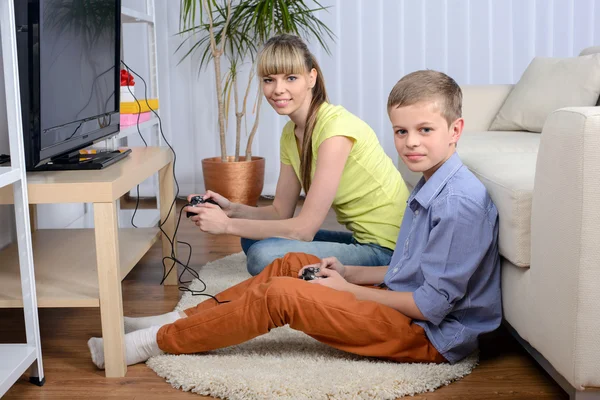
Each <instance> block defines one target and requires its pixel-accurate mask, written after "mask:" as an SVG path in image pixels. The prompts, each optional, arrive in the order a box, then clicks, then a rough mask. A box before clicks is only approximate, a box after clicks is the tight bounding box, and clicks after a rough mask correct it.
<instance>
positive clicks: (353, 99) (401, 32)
mask: <svg viewBox="0 0 600 400" xmlns="http://www.w3.org/2000/svg"><path fill="white" fill-rule="evenodd" d="M321 3H322V4H323V5H325V6H331V8H330V9H329V10H328V11H320V12H319V18H320V19H321V20H322V21H323V22H325V23H326V24H327V25H328V26H329V27H330V28H331V29H332V30H333V31H334V33H335V34H336V36H337V42H336V43H335V44H334V45H332V54H331V56H328V55H327V54H326V53H325V52H324V51H322V50H321V49H320V48H319V47H318V46H314V45H311V48H312V49H313V50H314V52H315V55H316V56H317V58H318V60H319V62H320V64H321V66H322V69H323V74H324V76H325V79H326V83H327V88H328V92H329V96H330V99H331V101H332V102H333V103H338V104H342V105H343V106H344V107H346V108H347V109H348V110H350V111H351V112H353V113H355V114H357V115H358V116H360V117H361V118H363V119H364V120H365V121H366V122H368V123H369V124H370V125H371V127H372V128H373V129H374V130H375V132H377V135H378V137H379V140H380V142H381V143H382V145H383V146H384V148H385V150H386V152H387V153H388V154H389V155H390V156H392V158H393V159H394V160H395V159H396V156H395V151H394V147H393V141H392V135H391V128H390V126H389V122H388V120H387V115H386V111H385V103H386V100H387V95H388V93H389V91H390V89H391V88H392V86H393V85H394V83H395V82H396V81H397V80H398V79H400V78H401V77H402V76H403V75H405V74H407V73H409V72H412V71H415V70H418V69H424V68H429V69H437V70H441V71H444V72H446V73H448V74H450V75H451V76H453V77H454V78H455V79H456V80H457V82H458V83H459V84H490V83H514V82H516V81H517V80H518V79H519V77H520V76H521V74H522V72H523V71H524V70H525V68H526V67H527V65H528V64H529V62H530V61H531V59H532V58H533V57H534V56H553V57H568V56H573V55H577V54H578V53H579V51H580V50H581V49H583V48H585V47H587V46H590V45H593V44H600V0H423V1H415V0H374V1H366V0H323V1H321ZM177 13H178V10H177V9H176V7H174V8H173V9H170V10H169V21H170V25H169V29H170V33H174V32H175V31H176V28H177V25H176V23H177V19H176V18H174V14H177ZM595 26H596V27H595ZM189 64H190V63H189V62H188V63H184V64H182V65H180V66H178V67H176V68H174V69H173V71H176V73H177V74H179V75H184V74H185V73H188V75H187V82H188V83H189V86H185V87H184V88H183V90H182V91H179V92H178V93H177V94H176V95H175V96H174V97H177V98H181V99H186V100H184V101H183V103H185V104H183V107H182V109H185V112H186V113H188V115H189V117H188V118H191V119H192V121H191V122H190V121H185V122H182V123H183V125H182V127H185V128H183V129H177V127H178V125H177V124H179V122H180V121H179V118H176V119H174V123H173V127H174V128H175V129H176V133H175V140H176V143H177V151H178V154H180V155H181V158H182V159H184V160H185V164H186V166H185V168H184V169H180V171H179V174H180V176H181V179H180V180H181V181H182V182H183V184H184V186H185V187H191V189H190V190H195V191H202V190H203V183H202V175H201V168H200V163H199V160H200V159H202V158H204V157H210V156H216V155H218V149H219V147H218V146H219V144H218V140H217V133H216V132H217V122H216V118H215V116H216V105H215V101H214V91H215V88H214V80H213V71H212V66H211V68H210V69H208V70H207V71H203V72H202V74H201V75H200V76H198V72H197V69H196V68H194V67H191V66H190V65H189ZM177 79H178V80H179V79H182V77H181V76H178V78H177ZM183 79H185V76H184V77H183ZM190 96H191V98H192V100H191V102H188V101H187V99H189V98H190ZM264 105H265V104H263V106H264ZM186 107H187V108H186ZM250 122H251V120H249V125H250ZM285 122H286V119H285V118H282V117H279V116H277V115H276V114H275V112H274V111H273V110H271V109H270V107H269V106H268V105H266V107H263V112H262V114H261V124H260V129H259V133H258V135H257V139H256V140H255V143H254V154H255V155H261V156H264V157H266V159H267V174H266V177H265V193H271V194H273V193H274V188H275V184H276V179H277V176H278V168H279V164H278V152H279V136H280V132H281V128H282V127H283V124H284V123H285ZM190 123H191V126H192V128H193V129H190ZM230 126H234V125H233V123H230ZM231 131H232V132H233V129H231ZM231 134H233V133H231ZM228 147H229V151H230V152H232V151H233V143H232V140H231V139H230V140H229V143H228Z"/></svg>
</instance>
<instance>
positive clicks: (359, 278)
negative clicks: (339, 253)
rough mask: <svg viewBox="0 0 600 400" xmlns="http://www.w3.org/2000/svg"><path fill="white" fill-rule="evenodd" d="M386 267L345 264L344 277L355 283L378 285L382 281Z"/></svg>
mask: <svg viewBox="0 0 600 400" xmlns="http://www.w3.org/2000/svg"><path fill="white" fill-rule="evenodd" d="M387 270H388V267H359V266H350V265H346V266H345V272H344V279H346V280H347V281H348V282H350V283H354V284H355V285H378V284H380V283H381V282H383V278H385V274H386V272H387Z"/></svg>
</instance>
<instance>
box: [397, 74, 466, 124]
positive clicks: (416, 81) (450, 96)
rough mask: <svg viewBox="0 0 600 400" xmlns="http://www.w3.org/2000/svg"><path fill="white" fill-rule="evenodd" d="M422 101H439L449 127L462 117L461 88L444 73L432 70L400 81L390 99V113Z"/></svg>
mask: <svg viewBox="0 0 600 400" xmlns="http://www.w3.org/2000/svg"><path fill="white" fill-rule="evenodd" d="M422 101H431V102H438V101H439V102H440V104H439V107H440V112H441V114H442V116H443V117H444V118H445V119H446V121H447V122H448V126H450V124H452V123H453V122H454V121H456V120H457V119H458V118H460V117H461V116H462V90H461V89H460V86H458V84H457V83H456V81H455V80H454V79H452V78H451V77H449V76H448V75H446V74H444V73H443V72H438V71H432V70H422V71H415V72H412V73H410V74H408V75H406V76H404V77H403V78H402V79H400V80H399V81H398V83H396V85H394V87H393V88H392V91H391V92H390V95H389V97H388V103H387V108H388V112H389V111H390V109H392V108H398V107H406V106H411V105H413V104H416V103H420V102H422Z"/></svg>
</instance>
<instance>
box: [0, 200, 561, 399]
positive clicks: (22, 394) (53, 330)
mask: <svg viewBox="0 0 600 400" xmlns="http://www.w3.org/2000/svg"><path fill="white" fill-rule="evenodd" d="M263 203H264V201H263ZM178 208H179V207H178ZM325 227H326V228H329V229H332V228H333V229H335V228H336V227H339V225H337V223H336V222H335V217H334V215H333V213H330V215H329V216H328V219H327V221H326V224H325ZM178 239H179V240H183V241H187V242H189V243H190V244H191V245H192V246H193V254H192V260H191V262H190V265H191V266H193V267H199V266H201V265H203V264H205V263H206V262H209V261H212V260H216V259H218V258H221V257H223V256H225V255H228V254H232V253H236V252H238V251H241V248H240V244H239V239H238V238H236V237H230V236H212V235H207V234H204V233H202V232H200V231H199V230H197V228H196V227H195V226H194V225H193V224H191V223H189V222H188V221H185V217H184V218H183V219H182V221H181V226H180V228H179V237H178ZM180 249H181V253H180V254H184V247H183V246H181V247H180ZM161 276H162V265H161V247H160V242H159V243H156V244H155V245H154V247H153V248H152V249H151V250H150V251H149V252H148V253H147V254H146V256H145V257H144V258H143V259H142V260H141V261H140V263H139V264H138V265H137V266H136V267H135V268H134V269H133V271H132V272H131V273H130V274H129V275H128V276H127V278H126V279H125V280H124V281H123V307H124V311H125V314H126V315H130V316H145V315H153V314H160V313H164V312H168V311H172V310H173V308H174V306H175V304H176V303H177V301H178V299H179V295H180V293H179V291H178V289H177V288H176V287H164V286H160V285H159V282H160V279H161ZM39 316H40V330H41V337H42V353H43V362H44V370H45V375H46V384H45V385H44V386H43V387H37V386H34V385H31V384H30V383H28V381H27V377H26V376H23V377H22V378H21V379H20V380H19V381H18V382H17V383H16V384H15V385H14V386H13V387H12V388H11V389H10V390H9V391H8V393H7V394H6V395H5V397H4V398H5V399H73V400H75V399H85V400H94V399H123V400H125V399H143V400H156V399H183V398H188V399H200V398H207V397H203V396H198V395H196V394H192V393H186V392H182V391H181V390H178V389H174V388H172V387H171V386H170V385H169V384H167V383H166V382H165V381H164V379H162V378H160V377H158V376H157V375H156V374H155V373H154V372H153V371H152V370H151V369H149V368H148V367H146V366H145V365H144V364H139V365H135V366H132V367H129V369H128V372H127V376H126V377H125V378H118V379H106V378H104V373H103V371H99V370H97V369H96V368H95V366H94V365H93V364H92V361H91V359H90V355H89V351H88V348H87V345H86V342H87V340H88V339H89V338H90V337H91V336H101V329H100V312H99V309H97V308H95V309H89V308H80V309H40V311H39ZM0 321H2V322H1V323H0V343H6V342H15V343H16V342H22V341H24V340H25V335H24V323H23V314H22V311H21V310H6V309H5V310H0ZM1 362H2V360H0V363H1ZM414 398H415V399H428V400H434V399H462V400H469V399H490V398H506V399H567V398H568V397H567V395H566V393H565V392H563V391H562V389H561V388H560V387H559V386H558V385H557V384H556V383H555V382H554V381H552V379H551V378H550V377H549V376H548V375H547V374H546V373H545V372H544V371H543V370H542V369H541V368H540V367H538V365H537V364H536V363H535V362H534V361H533V359H532V358H531V357H529V356H528V355H527V353H526V352H525V351H524V350H523V349H522V348H521V347H520V346H519V345H518V344H517V342H516V341H515V340H514V339H513V338H512V337H511V336H510V334H509V333H508V332H507V331H506V330H505V329H504V328H500V329H499V330H498V331H496V332H494V333H492V334H489V335H487V336H485V337H484V338H482V340H481V355H480V364H479V366H478V367H477V368H475V370H474V371H473V373H471V374H470V375H468V376H467V377H465V378H464V379H462V380H460V381H457V382H454V383H452V384H450V385H449V386H446V387H442V388H440V389H438V390H436V391H435V392H433V393H426V394H422V395H419V396H415V397H414Z"/></svg>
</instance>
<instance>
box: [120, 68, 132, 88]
mask: <svg viewBox="0 0 600 400" xmlns="http://www.w3.org/2000/svg"><path fill="white" fill-rule="evenodd" d="M133 85H135V82H134V81H133V76H132V75H131V74H130V73H129V72H127V71H126V70H124V69H122V70H121V86H133Z"/></svg>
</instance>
